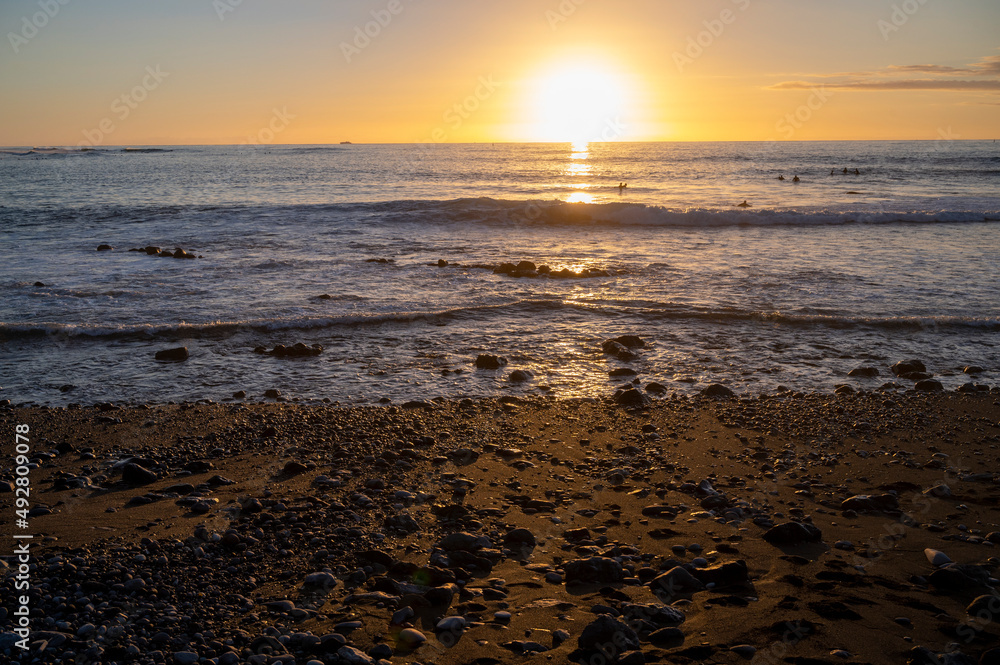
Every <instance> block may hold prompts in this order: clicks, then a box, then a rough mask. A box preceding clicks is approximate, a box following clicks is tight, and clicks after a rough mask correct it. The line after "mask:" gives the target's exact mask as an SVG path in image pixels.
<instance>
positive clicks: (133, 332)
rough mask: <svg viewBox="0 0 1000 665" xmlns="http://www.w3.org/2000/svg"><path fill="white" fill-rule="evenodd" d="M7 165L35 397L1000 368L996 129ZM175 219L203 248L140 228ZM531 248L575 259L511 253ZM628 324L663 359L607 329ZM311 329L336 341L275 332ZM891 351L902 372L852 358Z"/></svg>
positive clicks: (13, 331)
mask: <svg viewBox="0 0 1000 665" xmlns="http://www.w3.org/2000/svg"><path fill="white" fill-rule="evenodd" d="M845 169H846V170H847V172H846V173H845V172H844V170H845ZM855 170H857V172H855ZM779 176H784V180H779V179H778V177H779ZM795 176H798V178H799V179H800V180H799V181H798V182H794V181H793V178H794V177H795ZM0 182H2V183H3V186H2V188H0V257H2V260H0V286H2V288H3V292H4V294H5V297H4V298H3V300H2V302H0V385H2V388H0V399H9V400H11V401H12V402H13V403H15V404H22V403H36V404H46V405H65V404H70V403H80V404H93V403H95V402H115V403H126V404H136V403H164V402H167V401H181V400H197V399H212V400H216V401H220V400H225V399H230V398H231V396H232V395H233V393H234V392H236V391H240V390H245V391H246V392H247V393H248V396H249V398H251V399H257V398H261V397H262V395H263V393H264V391H265V390H268V389H278V390H280V391H281V393H282V395H283V396H284V397H285V398H287V399H290V400H300V401H303V402H309V401H314V400H328V401H336V402H339V403H341V404H375V403H380V402H385V401H387V400H391V401H392V402H393V403H400V402H404V401H407V400H415V399H416V400H427V399H431V398H435V397H446V398H460V397H479V396H496V395H508V394H509V395H552V396H555V397H556V398H572V397H601V396H608V395H611V394H612V393H613V392H614V391H615V390H616V389H617V388H619V387H621V386H623V385H626V384H628V383H629V382H636V384H637V385H638V386H640V387H642V386H646V385H647V384H648V383H650V382H657V383H660V384H662V385H663V386H664V387H665V388H666V390H667V391H668V392H675V393H681V394H692V393H695V392H698V391H699V390H701V389H703V388H704V387H705V386H707V385H709V384H711V383H723V384H726V385H727V386H729V387H730V388H732V389H733V390H735V391H736V392H737V393H741V394H756V393H761V392H772V391H774V390H777V389H778V388H779V387H785V388H788V389H791V390H797V391H825V392H830V391H832V390H834V388H835V387H836V386H839V385H841V384H847V385H851V386H853V387H854V388H864V389H873V388H877V387H879V386H882V385H883V384H885V383H886V382H890V381H896V382H897V383H898V384H899V385H900V386H902V387H903V388H909V387H912V385H913V382H912V381H907V380H902V379H896V377H894V376H893V375H892V374H891V373H890V372H889V369H888V368H889V366H890V365H891V364H892V363H894V362H896V361H898V360H901V359H906V358H917V359H920V360H922V361H923V362H924V363H925V364H926V366H927V369H928V371H929V372H931V373H933V374H934V375H935V378H937V379H938V380H940V381H941V382H942V384H943V385H944V386H945V388H947V389H953V388H956V387H958V386H960V385H962V384H964V383H966V382H968V381H970V380H972V381H977V382H984V383H991V382H994V383H995V382H996V380H997V378H998V373H1000V363H998V353H997V351H998V343H1000V334H998V333H1000V270H998V262H1000V223H998V222H1000V146H998V145H996V144H994V143H993V142H987V141H982V142H977V141H946V140H941V141H923V142H794V143H793V142H787V143H786V142H780V143H779V142H774V143H631V144H630V143H600V144H590V145H570V144H495V145H494V144H470V145H445V144H440V145H334V146H326V145H322V146H166V147H161V148H155V147H150V148H144V149H124V148H114V147H106V148H96V149H93V150H78V149H59V148H37V147H36V148H9V149H4V150H3V151H0ZM620 183H627V184H628V186H627V187H625V188H620V187H619V184H620ZM744 201H745V202H746V203H747V207H738V204H740V203H742V202H744ZM103 244H106V245H110V246H112V247H113V249H112V250H107V251H97V247H98V246H99V245H103ZM147 246H155V247H159V248H161V249H164V250H170V251H173V250H174V249H175V248H182V249H184V250H185V251H187V252H189V253H192V254H194V255H196V256H197V257H198V258H195V259H193V260H191V259H177V258H172V257H171V258H168V257H160V256H156V255H148V254H147V253H146V252H134V251H131V252H130V251H128V250H129V249H139V248H145V247H147ZM520 261H531V262H533V263H534V264H536V267H540V266H547V267H548V268H549V271H548V273H547V274H540V275H537V276H517V273H515V274H513V275H512V274H509V270H508V274H504V273H497V272H495V271H494V267H496V266H499V265H500V264H503V263H513V264H516V263H518V262H520ZM445 263H447V265H445ZM543 270H544V269H543ZM536 274H537V273H536ZM625 334H631V335H638V336H640V337H642V338H643V339H645V340H646V341H647V342H648V344H647V346H646V347H645V348H643V349H639V350H637V351H636V358H634V359H633V360H630V361H627V362H625V361H621V360H619V359H617V358H614V357H611V356H608V355H606V354H604V353H603V352H602V349H601V344H602V342H603V341H604V340H606V339H608V338H612V337H615V336H618V335H625ZM299 342H301V343H304V344H307V345H314V344H318V345H321V346H322V347H323V352H322V353H321V354H320V355H317V356H308V357H279V356H274V355H269V354H261V353H256V352H255V349H257V348H258V347H266V348H268V349H271V348H273V347H274V346H275V345H279V344H283V345H286V346H287V345H292V344H295V343H299ZM177 346H186V347H187V348H188V350H189V353H190V357H189V358H188V360H186V361H183V362H162V361H157V360H155V359H154V354H155V353H156V352H157V351H160V350H163V349H169V348H172V347H177ZM484 353H485V354H496V355H499V356H502V357H504V358H506V359H507V361H508V363H507V364H506V365H505V366H504V367H503V368H501V369H499V370H483V369H477V368H476V366H475V360H476V358H477V356H478V355H479V354H484ZM863 366H865V367H875V368H877V369H878V370H879V374H878V375H877V376H874V377H848V372H849V371H850V370H852V369H854V368H857V367H863ZM966 366H980V367H982V368H983V369H984V370H985V371H984V372H983V373H981V374H978V375H976V376H972V377H970V376H968V375H966V374H964V373H963V368H964V367H966ZM623 369H632V370H634V372H635V375H634V376H633V375H625V376H610V372H612V371H613V370H623ZM513 370H525V371H527V372H529V373H530V378H529V380H527V381H511V380H510V377H509V375H510V372H512V371H513Z"/></svg>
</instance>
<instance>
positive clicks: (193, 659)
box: [174, 651, 198, 665]
mask: <svg viewBox="0 0 1000 665" xmlns="http://www.w3.org/2000/svg"><path fill="white" fill-rule="evenodd" d="M174 662H175V663H177V665H194V664H195V663H197V662H198V654H196V653H194V652H193V651H177V652H175V653H174Z"/></svg>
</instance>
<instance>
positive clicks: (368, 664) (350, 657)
mask: <svg viewBox="0 0 1000 665" xmlns="http://www.w3.org/2000/svg"><path fill="white" fill-rule="evenodd" d="M337 657H338V658H339V659H340V662H342V663H348V664H349V665H372V664H373V663H374V662H375V661H374V660H372V658H371V657H370V656H369V655H368V654H366V653H365V652H364V651H362V650H361V649H355V648H354V647H352V646H346V645H345V646H342V647H340V648H339V649H337Z"/></svg>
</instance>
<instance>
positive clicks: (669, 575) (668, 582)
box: [649, 566, 705, 602]
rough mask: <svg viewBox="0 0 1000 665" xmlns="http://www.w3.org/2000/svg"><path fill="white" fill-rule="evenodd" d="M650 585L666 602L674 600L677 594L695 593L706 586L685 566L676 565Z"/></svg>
mask: <svg viewBox="0 0 1000 665" xmlns="http://www.w3.org/2000/svg"><path fill="white" fill-rule="evenodd" d="M649 586H650V589H652V591H653V593H654V594H656V596H657V597H658V598H660V599H663V600H664V601H665V602H668V601H670V600H673V599H674V598H675V597H676V596H677V594H684V593H694V592H696V591H702V590H703V589H704V588H705V585H704V584H703V583H702V582H701V581H700V580H699V579H698V578H696V577H695V576H694V575H692V574H691V573H690V572H689V571H688V569H687V568H684V567H683V566H674V567H673V568H671V569H670V570H668V571H667V572H665V573H663V574H662V575H660V576H658V577H656V578H654V579H653V581H652V582H650V584H649Z"/></svg>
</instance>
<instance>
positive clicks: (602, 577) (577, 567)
mask: <svg viewBox="0 0 1000 665" xmlns="http://www.w3.org/2000/svg"><path fill="white" fill-rule="evenodd" d="M563 570H564V571H566V584H572V583H574V582H579V583H583V584H620V583H621V582H622V581H623V580H624V579H625V571H624V570H623V569H622V565H621V564H620V563H618V562H617V561H615V560H614V559H611V558H608V557H602V556H592V557H590V558H587V559H574V560H573V561H568V562H566V563H565V564H563Z"/></svg>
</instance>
